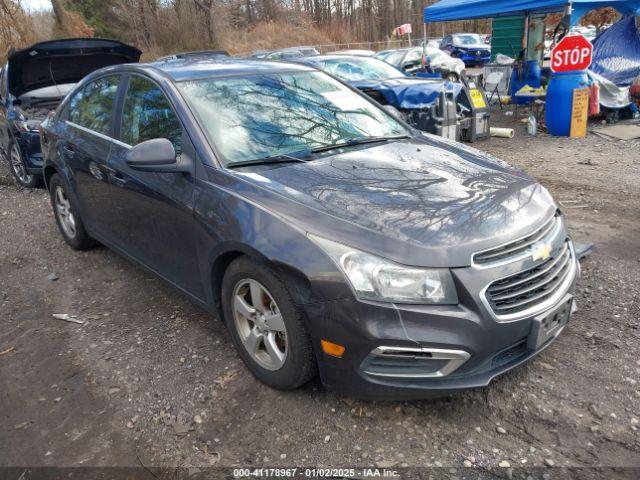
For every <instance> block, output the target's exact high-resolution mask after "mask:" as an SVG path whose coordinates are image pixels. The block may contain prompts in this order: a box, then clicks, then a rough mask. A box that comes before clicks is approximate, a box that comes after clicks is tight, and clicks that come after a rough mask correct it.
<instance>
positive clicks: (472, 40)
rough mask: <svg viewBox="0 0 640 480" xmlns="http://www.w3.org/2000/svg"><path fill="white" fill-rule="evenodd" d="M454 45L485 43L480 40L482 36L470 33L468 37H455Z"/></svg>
mask: <svg viewBox="0 0 640 480" xmlns="http://www.w3.org/2000/svg"><path fill="white" fill-rule="evenodd" d="M453 43H455V44H456V45H479V44H481V43H484V42H483V41H482V40H481V39H480V35H477V34H474V33H469V34H466V35H456V36H454V37H453Z"/></svg>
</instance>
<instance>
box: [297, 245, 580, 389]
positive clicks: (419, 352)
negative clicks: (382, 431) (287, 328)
mask: <svg viewBox="0 0 640 480" xmlns="http://www.w3.org/2000/svg"><path fill="white" fill-rule="evenodd" d="M573 262H575V267H574V268H573V270H572V273H571V278H570V282H569V284H568V286H567V285H565V286H563V289H562V291H559V292H558V295H556V296H555V297H554V301H553V304H551V305H545V310H543V311H536V312H535V313H531V315H530V316H527V317H524V318H519V319H516V320H513V321H500V320H499V319H496V318H495V316H494V315H492V314H491V313H490V312H489V311H488V310H487V308H488V307H487V306H486V305H485V303H484V302H483V301H482V300H481V299H480V298H479V295H478V294H477V293H476V294H475V295H473V294H471V293H470V291H469V290H468V289H467V288H465V285H470V284H471V283H475V284H476V285H473V286H472V291H475V292H479V291H480V290H481V289H479V288H477V285H479V284H482V283H483V282H485V281H486V279H487V278H490V276H491V275H492V274H494V273H495V272H493V273H490V272H489V271H487V270H477V269H474V268H472V267H470V268H464V269H458V271H456V270H454V271H453V272H454V277H455V278H456V283H457V284H458V290H459V298H460V304H459V305H450V306H435V305H428V306H427V305H392V304H384V303H374V302H362V301H359V300H357V299H355V298H350V299H344V300H336V301H332V302H327V303H322V304H314V305H308V306H307V316H308V318H309V319H310V325H311V328H312V334H313V338H314V339H316V343H317V344H316V349H315V350H316V352H318V363H319V369H320V376H321V378H322V381H323V383H324V384H325V386H326V387H327V388H329V389H331V390H335V391H337V392H340V393H343V394H348V395H350V396H354V397H359V398H364V399H396V400H398V399H421V398H432V397H439V396H446V395H450V394H452V393H455V392H458V391H460V390H464V389H469V388H476V387H485V386H487V385H488V384H489V383H490V382H491V380H493V379H494V378H495V377H496V376H498V375H500V374H502V373H505V372H507V371H508V370H511V369H512V368H515V367H517V366H518V365H521V364H522V363H524V362H526V361H528V360H529V359H531V358H532V357H534V356H535V355H537V354H538V353H540V352H541V351H543V350H544V349H546V348H547V347H548V346H549V345H550V344H551V343H553V341H555V339H556V338H557V337H558V335H559V334H560V333H561V331H562V330H563V329H564V323H562V324H561V325H559V327H558V328H557V329H556V330H553V331H552V332H551V334H550V335H549V336H548V337H545V338H544V342H536V341H532V340H536V339H537V337H534V336H535V335H537V332H538V329H539V325H540V319H541V318H545V317H547V316H548V315H549V314H553V313H555V312H558V311H561V310H562V309H565V311H567V313H568V310H566V309H567V308H568V309H571V308H575V304H574V303H573V296H572V295H573V291H574V289H575V282H576V279H577V276H578V271H579V267H578V264H577V260H576V259H575V257H574V258H573ZM502 268H504V269H511V270H517V269H518V268H520V267H519V266H518V265H511V266H503V267H502ZM566 317H567V318H568V314H567V316H566ZM320 339H326V340H328V341H330V342H334V343H337V344H340V345H344V346H345V347H346V350H345V353H344V354H343V356H342V357H341V358H335V357H331V356H329V355H325V354H323V353H322V349H321V347H320ZM385 351H390V352H391V354H392V355H391V356H389V357H387V356H386V355H385ZM397 352H400V354H399V355H395V353H397ZM402 355H406V358H403V357H402ZM392 357H393V358H392ZM391 360H392V361H391ZM405 360H406V361H405Z"/></svg>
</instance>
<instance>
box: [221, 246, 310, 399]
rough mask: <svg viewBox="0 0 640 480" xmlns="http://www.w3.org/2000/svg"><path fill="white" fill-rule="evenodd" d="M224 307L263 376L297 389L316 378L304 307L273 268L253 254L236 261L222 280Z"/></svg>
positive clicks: (237, 340) (240, 345)
mask: <svg viewBox="0 0 640 480" xmlns="http://www.w3.org/2000/svg"><path fill="white" fill-rule="evenodd" d="M222 306H223V311H224V317H225V322H226V324H227V328H228V329H229V332H230V333H231V337H232V339H233V343H234V344H235V347H236V349H237V350H238V353H239V354H240V357H241V358H242V360H243V361H244V363H245V364H246V365H247V367H248V368H249V370H250V371H251V372H252V373H253V374H254V375H255V376H256V377H257V378H258V379H259V380H261V381H262V382H264V383H266V384H267V385H269V386H271V387H274V388H278V389H282V390H292V389H295V388H297V387H299V386H301V385H303V384H304V383H306V382H308V381H309V380H310V379H311V378H313V377H314V376H315V373H316V362H315V358H314V356H313V350H312V347H311V340H310V338H309V334H308V333H307V330H306V328H305V326H304V322H303V315H302V311H301V310H300V308H299V307H297V306H296V305H295V303H294V302H293V299H292V297H291V294H290V293H289V291H288V289H287V287H286V286H285V284H284V283H283V282H282V281H281V280H280V278H279V277H278V275H277V274H276V272H274V271H273V270H272V269H271V268H269V267H268V266H267V265H265V264H263V263H260V262H257V261H255V260H253V259H251V258H249V257H240V258H238V259H236V260H234V261H233V262H232V263H231V265H229V268H228V269H227V271H226V273H225V276H224V279H223V282H222Z"/></svg>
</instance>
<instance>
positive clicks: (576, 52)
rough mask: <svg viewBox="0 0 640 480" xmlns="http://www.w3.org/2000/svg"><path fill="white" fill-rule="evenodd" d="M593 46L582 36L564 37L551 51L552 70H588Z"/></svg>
mask: <svg viewBox="0 0 640 480" xmlns="http://www.w3.org/2000/svg"><path fill="white" fill-rule="evenodd" d="M592 57H593V45H591V42H590V41H589V40H587V39H586V38H584V37H583V36H582V35H571V36H567V37H564V38H563V39H562V40H560V42H559V43H558V44H557V45H556V46H555V47H553V50H552V51H551V70H553V71H554V72H570V71H573V70H586V69H587V68H589V65H591V58H592Z"/></svg>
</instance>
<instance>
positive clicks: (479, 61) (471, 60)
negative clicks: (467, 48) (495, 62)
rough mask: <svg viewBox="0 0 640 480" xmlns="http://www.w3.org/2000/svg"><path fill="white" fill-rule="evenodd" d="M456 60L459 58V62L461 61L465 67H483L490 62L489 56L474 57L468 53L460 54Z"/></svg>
mask: <svg viewBox="0 0 640 480" xmlns="http://www.w3.org/2000/svg"><path fill="white" fill-rule="evenodd" d="M458 58H460V60H462V61H463V62H464V64H465V65H467V66H471V65H484V64H486V63H489V61H491V54H488V55H474V54H470V53H460V55H459V57H458Z"/></svg>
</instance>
